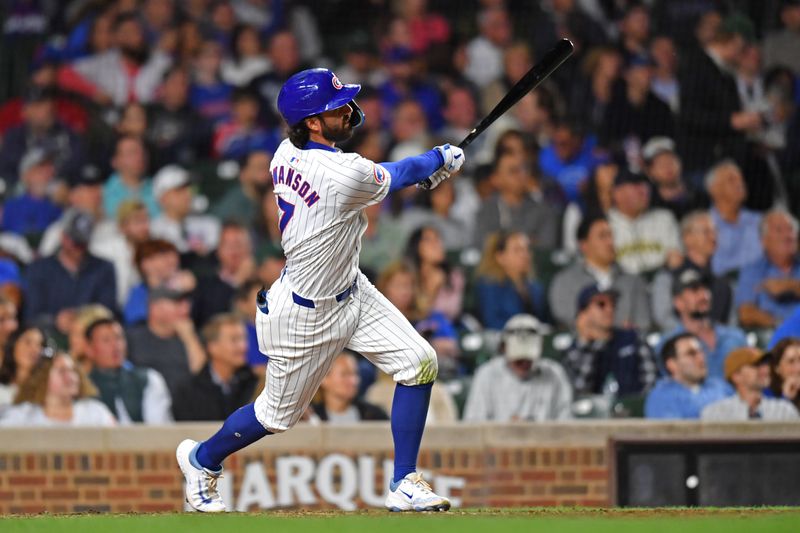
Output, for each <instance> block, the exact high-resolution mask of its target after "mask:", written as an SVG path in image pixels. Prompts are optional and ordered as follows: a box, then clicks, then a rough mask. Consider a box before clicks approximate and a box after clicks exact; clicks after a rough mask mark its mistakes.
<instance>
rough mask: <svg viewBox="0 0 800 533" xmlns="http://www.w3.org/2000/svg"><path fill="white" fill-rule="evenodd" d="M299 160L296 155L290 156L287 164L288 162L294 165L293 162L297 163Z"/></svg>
mask: <svg viewBox="0 0 800 533" xmlns="http://www.w3.org/2000/svg"><path fill="white" fill-rule="evenodd" d="M299 162H300V160H299V159H298V158H296V157H292V158H291V159H290V160H289V164H290V165H294V164H295V163H299Z"/></svg>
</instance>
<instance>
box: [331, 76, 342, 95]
mask: <svg viewBox="0 0 800 533" xmlns="http://www.w3.org/2000/svg"><path fill="white" fill-rule="evenodd" d="M331 83H332V84H333V88H334V89H336V90H337V91H338V90H339V89H341V88H342V87H344V85H342V82H340V81H339V78H337V77H336V74H334V75H333V78H331Z"/></svg>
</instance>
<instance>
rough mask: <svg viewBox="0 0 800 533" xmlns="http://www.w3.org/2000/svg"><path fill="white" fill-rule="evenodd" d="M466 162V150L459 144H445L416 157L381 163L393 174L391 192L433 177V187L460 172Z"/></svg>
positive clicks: (390, 184)
mask: <svg viewBox="0 0 800 533" xmlns="http://www.w3.org/2000/svg"><path fill="white" fill-rule="evenodd" d="M463 164H464V151H463V150H462V149H461V148H459V147H458V146H450V145H449V144H443V145H441V146H436V147H434V148H433V149H432V150H429V151H427V152H425V153H424V154H420V155H417V156H414V157H407V158H405V159H401V160H400V161H395V162H392V163H381V166H382V167H384V168H385V169H386V170H387V171H389V174H390V175H391V182H390V183H389V192H393V191H397V190H400V189H404V188H405V187H408V186H409V185H416V184H417V183H420V182H422V181H424V180H426V179H427V178H429V177H431V178H434V174H435V175H436V176H435V177H436V178H439V179H433V180H432V181H433V183H432V187H431V188H433V187H435V186H436V185H438V184H439V183H441V182H442V181H443V180H445V179H447V178H449V177H450V174H452V173H454V172H458V170H459V169H461V166H462V165H463Z"/></svg>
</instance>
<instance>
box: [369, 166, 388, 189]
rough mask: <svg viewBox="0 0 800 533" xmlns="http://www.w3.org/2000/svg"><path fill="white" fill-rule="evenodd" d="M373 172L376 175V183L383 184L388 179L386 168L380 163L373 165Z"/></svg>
mask: <svg viewBox="0 0 800 533" xmlns="http://www.w3.org/2000/svg"><path fill="white" fill-rule="evenodd" d="M372 173H373V175H374V176H375V183H377V184H378V185H380V184H382V183H383V181H384V180H385V179H386V170H385V169H384V168H383V167H382V166H380V165H375V166H373V167H372Z"/></svg>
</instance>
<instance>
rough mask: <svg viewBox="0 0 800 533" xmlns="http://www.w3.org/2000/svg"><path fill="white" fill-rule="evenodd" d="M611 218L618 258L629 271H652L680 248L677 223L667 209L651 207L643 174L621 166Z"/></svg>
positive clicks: (610, 212)
mask: <svg viewBox="0 0 800 533" xmlns="http://www.w3.org/2000/svg"><path fill="white" fill-rule="evenodd" d="M611 194H612V202H613V207H612V208H611V209H609V211H608V221H609V223H610V224H611V231H612V233H613V234H614V248H615V249H616V252H617V261H618V262H619V264H620V266H621V267H622V269H623V270H625V271H626V272H629V273H631V274H642V273H648V272H652V271H654V270H656V269H658V268H659V267H661V266H662V265H664V263H666V262H667V258H668V257H669V256H671V255H673V254H676V253H678V251H679V250H680V240H679V236H678V235H679V234H678V223H677V222H676V220H675V217H674V216H673V215H672V213H670V212H669V211H667V210H666V209H660V208H657V209H656V208H651V207H650V186H649V184H648V183H647V178H645V177H644V176H643V175H642V174H638V173H635V172H632V171H631V170H629V169H628V168H627V167H625V166H623V167H622V168H620V170H619V172H618V173H617V176H616V177H615V178H614V189H613V191H612V193H611Z"/></svg>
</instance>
